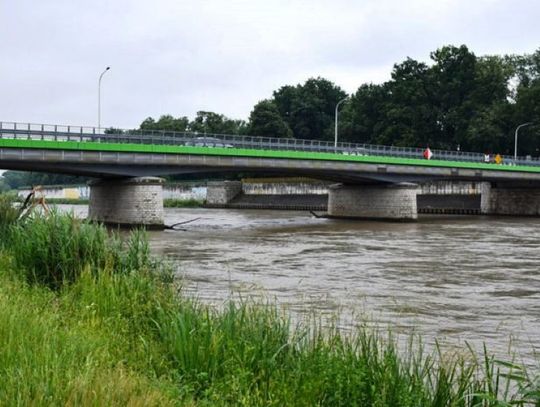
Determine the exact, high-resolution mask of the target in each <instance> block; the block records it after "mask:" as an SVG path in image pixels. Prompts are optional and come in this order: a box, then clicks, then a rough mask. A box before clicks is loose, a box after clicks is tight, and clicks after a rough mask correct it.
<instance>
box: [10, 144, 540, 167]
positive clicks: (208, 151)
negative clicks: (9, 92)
mask: <svg viewBox="0 0 540 407" xmlns="http://www.w3.org/2000/svg"><path fill="white" fill-rule="evenodd" d="M0 147H4V148H33V149H51V150H84V151H111V152H112V151H114V152H124V153H128V152H129V153H155V154H192V155H219V156H236V157H255V158H287V159H300V160H323V161H349V162H362V163H369V164H393V165H411V166H423V167H446V168H466V169H478V170H487V171H489V170H497V171H513V172H535V173H540V167H533V166H525V165H517V166H512V165H497V164H489V163H481V162H479V163H472V162H462V161H443V160H424V159H420V158H418V159H416V158H399V157H386V156H374V155H369V156H366V155H364V156H361V155H358V156H356V155H344V154H335V153H317V152H309V151H292V150H257V149H241V148H220V147H193V146H171V145H156V144H122V143H96V142H77V141H48V140H20V139H16V140H14V139H0Z"/></svg>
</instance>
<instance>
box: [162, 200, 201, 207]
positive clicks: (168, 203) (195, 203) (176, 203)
mask: <svg viewBox="0 0 540 407" xmlns="http://www.w3.org/2000/svg"><path fill="white" fill-rule="evenodd" d="M203 205H204V202H203V201H199V200H197V199H172V198H167V199H164V200H163V206H164V207H165V208H199V207H201V206H203Z"/></svg>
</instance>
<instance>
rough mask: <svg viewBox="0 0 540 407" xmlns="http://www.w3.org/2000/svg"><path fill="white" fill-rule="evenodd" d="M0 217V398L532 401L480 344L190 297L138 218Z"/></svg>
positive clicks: (535, 392) (190, 402)
mask: <svg viewBox="0 0 540 407" xmlns="http://www.w3.org/2000/svg"><path fill="white" fill-rule="evenodd" d="M6 202H7V201H6ZM6 210H7V212H8V213H10V211H11V209H10V207H7V206H1V207H0V211H1V212H0V219H7V217H5V212H4V211H6ZM6 226H7V229H6V228H4V231H3V232H1V233H2V236H0V237H1V241H2V242H3V245H2V247H1V248H0V349H1V351H0V383H1V385H0V404H1V405H34V406H49V405H134V406H138V405H140V406H143V405H144V406H147V405H148V406H162V405H165V406H166V405H184V406H195V405H200V406H228V405H231V406H232V405H234V406H283V405H288V406H315V405H318V406H396V407H399V406H503V405H509V404H508V403H509V402H512V403H513V405H517V406H524V405H525V403H527V402H529V403H530V405H536V406H539V405H540V392H539V387H538V386H539V384H538V383H537V382H536V381H535V379H534V378H533V377H530V376H528V374H527V372H526V371H525V370H524V369H523V368H522V367H520V366H517V365H514V364H509V363H503V362H497V361H495V360H493V359H492V358H491V357H489V356H487V353H486V354H485V357H484V356H483V357H480V358H478V357H477V356H476V354H475V353H474V352H473V351H472V350H468V351H466V352H460V353H458V354H454V355H452V354H446V353H443V352H442V351H440V350H436V351H435V352H434V353H430V354H425V353H424V351H423V349H422V345H421V344H420V343H418V342H416V341H415V340H411V341H409V345H408V346H406V347H400V346H398V343H397V341H396V340H395V339H393V338H392V337H391V336H390V335H387V334H383V333H381V332H377V331H375V330H373V329H372V328H366V327H363V326H361V327H359V328H358V330H357V331H356V332H355V333H354V334H352V335H343V334H342V333H340V332H339V331H338V330H336V329H331V328H328V329H322V328H321V327H320V324H319V323H316V322H313V321H310V320H307V321H305V322H304V323H300V324H296V325H294V326H292V325H291V322H290V319H289V318H288V317H287V316H286V315H284V314H283V313H281V312H278V311H277V310H276V308H275V307H273V306H270V305H258V304H252V303H249V302H245V303H243V304H239V305H238V304H236V305H235V304H233V303H229V304H227V305H225V306H224V307H222V309H215V308H211V307H207V306H204V305H201V304H200V303H198V302H196V301H193V300H190V299H188V298H186V297H185V296H183V295H182V293H181V292H180V293H179V292H178V291H177V290H176V289H175V286H174V285H173V284H172V282H171V280H170V277H169V274H168V273H167V272H166V271H163V268H162V267H158V266H157V265H156V264H158V263H155V262H154V261H152V259H150V257H149V256H148V246H147V244H146V242H145V241H144V239H143V236H142V235H141V234H140V232H136V233H135V235H134V236H132V237H131V238H128V239H127V241H126V242H125V243H123V244H120V243H119V242H118V240H117V239H118V238H117V237H116V236H112V237H109V236H107V234H106V232H105V230H104V229H103V228H102V227H100V226H97V225H92V224H87V223H86V222H82V221H79V220H77V219H74V218H73V217H72V216H64V215H60V214H54V215H53V216H52V217H46V218H45V217H42V216H39V215H35V216H33V217H29V218H26V220H25V221H24V223H23V224H20V223H18V222H17V221H16V220H12V221H11V222H6ZM45 231H48V232H54V234H55V235H54V236H53V234H52V233H48V234H47V233H44V232H45ZM74 234H75V235H76V236H75V237H74V240H75V241H76V243H71V242H69V239H70V238H71V237H72V236H73V235H74ZM24 240H38V242H37V243H35V242H33V243H24V246H22V247H21V246H20V244H21V242H22V241H24ZM60 245H68V246H69V251H75V256H74V257H75V259H69V258H65V256H67V254H68V250H66V251H65V252H62V249H61V248H60V247H58V246H60ZM96 248H99V250H100V251H103V252H104V253H105V254H97V253H96ZM49 250H50V251H52V252H53V254H52V256H54V260H52V257H51V253H49ZM113 251H117V252H116V253H112V252H113ZM21 252H26V253H21ZM96 256H98V259H96ZM103 256H110V258H111V259H112V260H106V259H105V260H104V257H103ZM119 258H124V259H128V258H130V259H131V260H130V261H128V262H127V263H126V262H123V261H120V262H119V261H117V260H114V259H119ZM100 259H102V260H103V261H102V260H100ZM51 261H53V262H59V263H60V264H61V265H62V267H64V268H65V270H67V267H68V265H71V266H70V267H73V269H76V270H79V271H81V272H80V273H77V274H76V275H73V276H72V277H73V278H71V279H69V280H68V279H64V278H63V279H58V280H55V281H57V282H58V284H56V283H55V284H54V289H51V288H50V284H49V279H48V278H44V279H43V278H41V277H40V278H30V279H28V276H29V274H28V273H29V272H32V273H34V274H36V276H37V274H38V273H39V274H40V275H41V276H44V275H45V273H42V272H41V271H39V270H37V267H38V266H42V267H43V268H44V269H49V266H50V265H51V264H52V262H51ZM127 264H128V265H127ZM160 270H161V271H160ZM53 273H54V271H53ZM70 275H71V274H70ZM399 349H400V350H399Z"/></svg>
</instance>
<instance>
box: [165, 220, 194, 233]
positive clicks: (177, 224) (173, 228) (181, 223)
mask: <svg viewBox="0 0 540 407" xmlns="http://www.w3.org/2000/svg"><path fill="white" fill-rule="evenodd" d="M199 219H201V218H195V219H190V220H185V221H184V222H178V223H175V224H174V225H170V226H169V225H165V229H167V230H185V229H177V228H176V227H177V226H180V225H186V224H188V223H191V222H195V221H196V220H199Z"/></svg>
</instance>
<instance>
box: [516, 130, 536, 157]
mask: <svg viewBox="0 0 540 407" xmlns="http://www.w3.org/2000/svg"><path fill="white" fill-rule="evenodd" d="M530 124H532V123H531V122H527V123H523V124H520V125H519V126H517V127H516V131H515V132H514V164H515V163H516V161H517V140H518V132H519V129H521V128H522V127H525V126H528V125H530Z"/></svg>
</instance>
